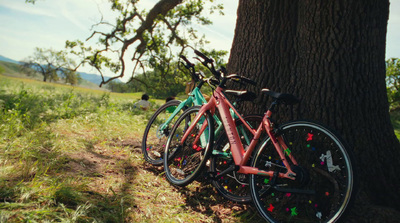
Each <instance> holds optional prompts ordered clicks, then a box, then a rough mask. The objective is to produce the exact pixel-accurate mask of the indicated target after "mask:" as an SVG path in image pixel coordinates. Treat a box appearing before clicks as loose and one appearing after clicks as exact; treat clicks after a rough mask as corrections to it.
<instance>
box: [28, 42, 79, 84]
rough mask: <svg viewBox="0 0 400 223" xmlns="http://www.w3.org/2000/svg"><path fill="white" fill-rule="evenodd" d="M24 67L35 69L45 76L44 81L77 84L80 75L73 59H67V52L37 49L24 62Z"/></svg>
mask: <svg viewBox="0 0 400 223" xmlns="http://www.w3.org/2000/svg"><path fill="white" fill-rule="evenodd" d="M23 67H25V68H33V69H34V70H35V71H37V72H38V73H40V74H41V75H43V81H44V82H46V81H48V80H49V81H58V80H59V79H60V77H61V78H63V80H64V81H65V83H69V84H72V85H74V84H77V83H78V78H80V77H79V74H77V73H76V72H75V71H76V69H77V67H76V66H75V63H74V61H73V60H72V59H70V58H68V57H67V53H66V52H65V51H55V50H52V49H41V48H36V49H35V52H34V54H33V55H32V56H30V57H28V58H27V59H26V60H25V61H24V62H23Z"/></svg>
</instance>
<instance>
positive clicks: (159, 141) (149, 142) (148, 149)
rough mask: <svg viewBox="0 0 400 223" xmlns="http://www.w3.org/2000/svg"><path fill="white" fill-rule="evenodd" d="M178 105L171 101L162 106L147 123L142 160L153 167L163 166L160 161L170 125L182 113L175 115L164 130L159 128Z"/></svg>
mask: <svg viewBox="0 0 400 223" xmlns="http://www.w3.org/2000/svg"><path fill="white" fill-rule="evenodd" d="M180 103H181V102H180V101H177V100H171V101H169V102H167V103H166V104H164V105H162V106H161V107H160V108H159V109H158V110H157V111H156V112H155V113H154V114H153V116H152V117H151V118H150V120H149V122H148V123H147V126H146V129H145V130H144V134H143V139H142V152H143V155H144V159H145V160H146V161H147V162H149V163H151V164H153V165H156V166H160V165H162V164H163V161H162V159H163V154H164V150H165V145H166V143H167V139H168V135H169V133H170V131H171V129H172V125H173V124H174V123H175V121H176V120H177V119H178V117H179V116H180V115H181V114H182V113H183V111H180V112H179V113H178V114H177V115H175V117H174V118H173V119H172V120H171V121H170V122H169V124H168V125H167V126H166V127H165V128H164V129H161V127H162V126H163V124H164V123H165V121H166V120H167V119H168V118H169V117H170V116H171V115H172V113H173V112H174V111H175V109H177V107H178V105H179V104H180Z"/></svg>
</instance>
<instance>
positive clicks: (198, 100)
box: [159, 84, 249, 145]
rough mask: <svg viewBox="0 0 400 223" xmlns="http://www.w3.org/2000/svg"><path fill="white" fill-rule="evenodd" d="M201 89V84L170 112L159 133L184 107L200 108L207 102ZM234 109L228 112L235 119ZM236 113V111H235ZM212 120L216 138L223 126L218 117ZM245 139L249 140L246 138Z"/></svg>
mask: <svg viewBox="0 0 400 223" xmlns="http://www.w3.org/2000/svg"><path fill="white" fill-rule="evenodd" d="M200 88H201V84H200V85H198V86H196V87H195V88H194V89H193V91H192V92H190V93H189V97H188V98H187V99H186V100H184V101H182V102H181V103H180V104H179V105H178V107H176V109H175V110H174V111H173V112H172V114H171V115H170V116H169V118H168V119H167V120H166V121H165V122H164V123H163V124H162V125H161V126H160V129H159V131H163V130H164V129H165V128H167V127H168V125H169V124H170V122H171V121H172V119H173V118H174V117H175V116H176V115H177V114H178V113H179V112H180V111H181V110H182V109H183V108H184V107H185V106H187V107H189V106H192V105H193V104H194V105H198V106H201V105H203V104H206V103H207V101H206V99H205V98H204V96H203V94H202V93H201V91H200ZM235 110H236V109H235V108H234V106H232V109H231V110H230V114H231V116H234V117H235V118H236V117H237V115H236V114H235V113H234V111H235ZM236 113H237V111H236ZM214 120H215V121H216V122H217V125H218V127H217V129H216V130H215V135H216V136H218V135H219V133H220V132H221V131H222V130H223V125H222V122H221V121H220V120H219V119H218V117H216V116H214ZM246 139H247V140H249V139H248V138H247V136H246ZM205 141H207V139H205V138H203V139H202V145H205V143H206V142H205Z"/></svg>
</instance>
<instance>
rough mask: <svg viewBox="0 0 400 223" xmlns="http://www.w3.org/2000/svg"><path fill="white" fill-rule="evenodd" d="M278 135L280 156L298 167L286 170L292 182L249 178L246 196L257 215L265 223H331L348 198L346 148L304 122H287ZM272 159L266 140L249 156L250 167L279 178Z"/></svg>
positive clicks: (351, 176) (350, 180) (351, 180)
mask: <svg viewBox="0 0 400 223" xmlns="http://www.w3.org/2000/svg"><path fill="white" fill-rule="evenodd" d="M278 132H279V133H278V134H279V135H281V136H282V137H283V139H284V141H285V143H286V144H287V145H288V147H289V150H286V151H284V152H285V153H286V154H291V155H293V156H294V157H295V158H296V159H297V164H298V165H293V164H292V170H293V171H294V172H295V173H296V180H290V179H284V178H274V177H266V176H262V175H251V176H250V191H251V196H252V198H253V201H254V204H255V206H256V208H257V210H258V212H259V213H260V215H261V216H262V217H263V218H264V219H265V220H267V221H269V222H336V221H337V220H338V219H339V218H340V217H341V216H343V214H344V212H345V211H346V207H347V206H348V205H349V204H350V203H351V200H352V199H353V197H354V194H352V192H353V191H354V186H355V171H354V168H353V166H352V165H354V163H353V160H354V159H353V158H352V154H351V151H350V150H348V149H347V148H348V146H347V144H346V143H345V142H344V141H343V140H342V139H341V138H340V137H339V136H338V135H337V134H335V133H333V132H332V131H331V130H329V129H328V128H327V127H325V126H323V125H321V124H317V123H315V122H310V121H293V122H289V123H287V124H284V125H282V126H281V127H280V130H279V131H278ZM276 154H277V152H276V151H275V148H274V147H273V145H272V143H271V140H270V138H267V139H266V140H265V141H264V142H263V143H262V144H261V146H260V147H258V149H257V150H256V151H255V156H254V159H253V160H252V167H257V168H259V169H263V170H270V171H271V170H272V171H274V172H275V173H280V172H285V170H286V168H285V167H284V165H283V164H282V161H281V160H280V158H279V156H278V155H276ZM286 157H287V156H286ZM287 160H289V159H287ZM274 180H276V181H275V182H274V183H273V181H274Z"/></svg>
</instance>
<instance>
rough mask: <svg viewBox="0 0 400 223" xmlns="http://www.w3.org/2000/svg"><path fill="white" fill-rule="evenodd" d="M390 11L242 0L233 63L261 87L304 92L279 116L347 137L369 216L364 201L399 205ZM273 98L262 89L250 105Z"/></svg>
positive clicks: (357, 4)
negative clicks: (388, 59)
mask: <svg viewBox="0 0 400 223" xmlns="http://www.w3.org/2000/svg"><path fill="white" fill-rule="evenodd" d="M388 13H389V1H388V0H383V1H382V0H381V1H377V0H363V1H361V0H347V1H344V0H324V1H321V0H284V1H264V0H251V1H249V0H241V1H240V2H239V8H238V19H237V24H236V30H235V37H234V41H233V45H232V49H231V55H230V58H229V63H228V71H229V72H231V73H239V74H241V75H244V76H248V77H251V78H252V79H253V80H255V81H257V82H258V87H260V88H264V87H267V88H270V89H271V90H273V91H281V92H287V93H292V94H294V95H296V96H297V97H299V98H301V100H302V102H301V104H300V105H299V106H295V107H294V108H293V109H290V108H281V109H280V110H279V112H280V113H281V115H280V117H279V120H288V119H292V118H303V119H313V120H316V121H320V122H322V123H325V124H326V125H328V126H330V127H331V128H333V129H334V130H336V131H337V132H339V134H340V135H342V136H343V137H344V138H345V140H346V141H347V142H348V144H349V145H350V147H351V148H352V149H353V151H354V153H355V157H356V167H357V171H358V176H359V182H360V184H359V187H358V188H359V193H358V196H357V197H356V202H355V204H356V205H355V207H353V211H352V213H353V216H354V215H357V214H355V212H356V211H355V210H357V212H358V213H359V215H363V216H364V217H365V216H367V215H366V214H365V213H367V212H368V210H366V208H364V209H363V210H361V209H362V208H361V209H360V208H359V207H360V206H362V205H364V206H365V203H366V202H369V203H370V205H369V206H368V207H372V206H373V205H379V206H386V207H390V208H393V209H396V210H397V211H400V190H399V189H400V186H399V185H400V180H399V178H398V177H397V174H396V169H397V168H399V167H400V162H399V161H398V157H399V155H400V144H399V142H398V140H397V138H396V136H395V134H394V131H393V127H392V125H391V122H390V117H389V106H388V99H387V95H386V85H385V46H386V27H387V20H388ZM252 90H255V91H259V90H256V89H252ZM267 104H268V102H267V100H266V98H265V97H264V96H262V97H260V99H259V101H257V103H256V104H254V105H246V106H247V107H249V106H253V108H254V109H246V110H253V111H258V112H263V111H265V107H266V105H267ZM292 113H293V116H292V115H290V114H292ZM357 206H358V207H357ZM374 207H375V206H374ZM380 213H382V212H380ZM393 213H395V214H394V216H396V215H397V216H398V212H396V211H394V212H393ZM375 214H376V213H375ZM390 216H393V215H390Z"/></svg>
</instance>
